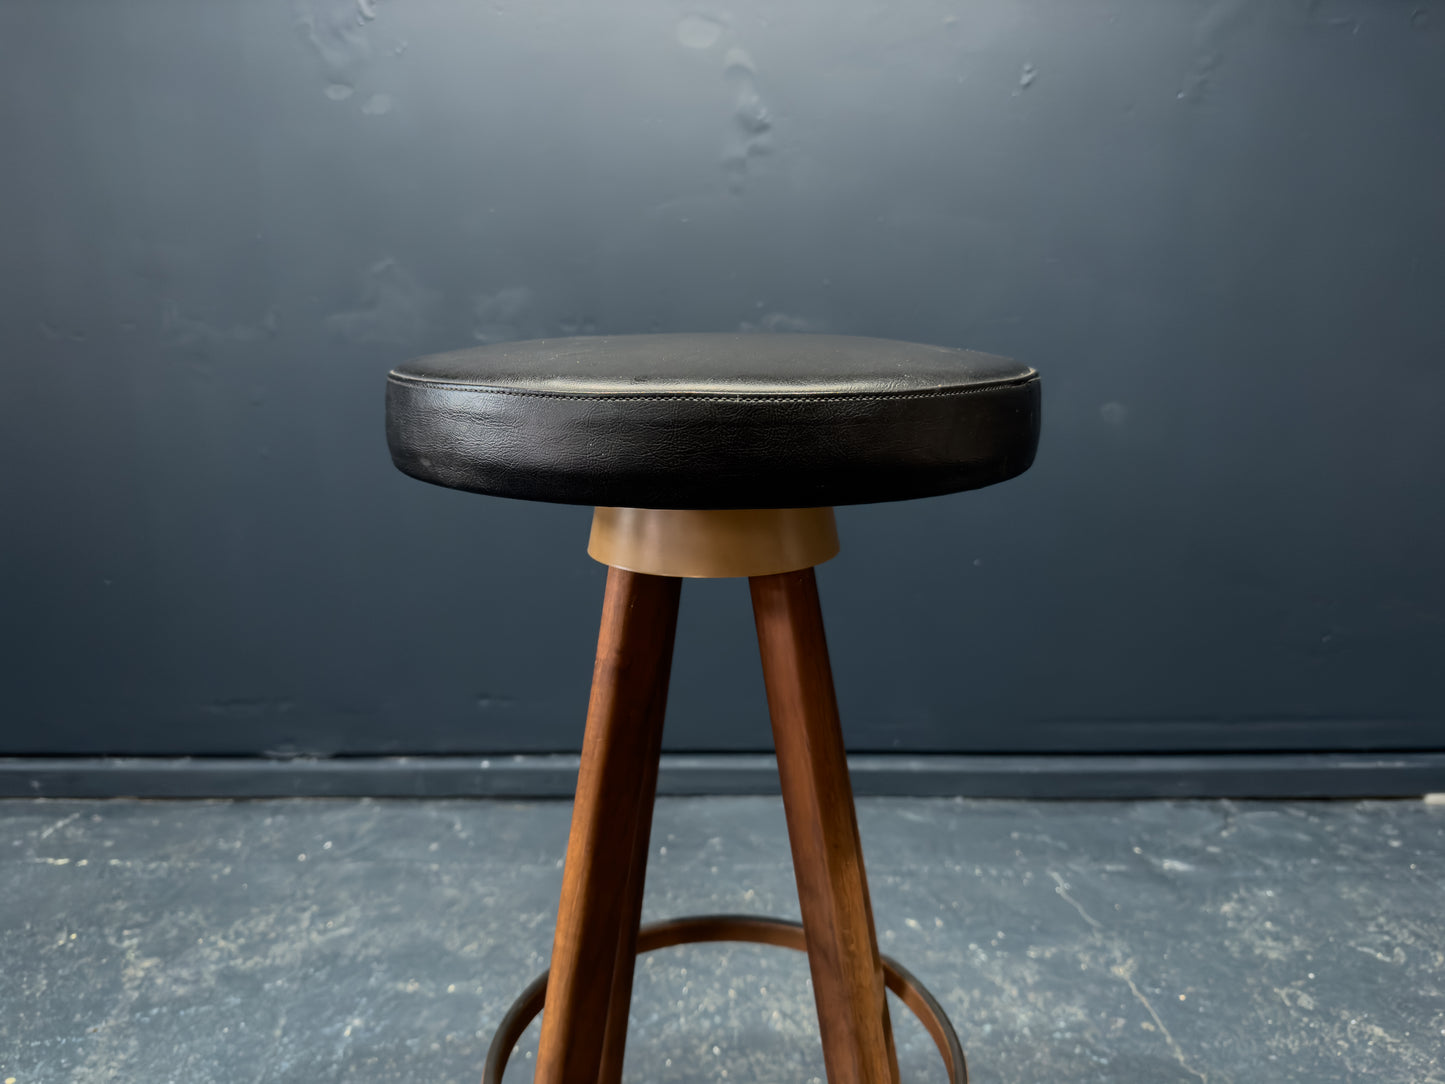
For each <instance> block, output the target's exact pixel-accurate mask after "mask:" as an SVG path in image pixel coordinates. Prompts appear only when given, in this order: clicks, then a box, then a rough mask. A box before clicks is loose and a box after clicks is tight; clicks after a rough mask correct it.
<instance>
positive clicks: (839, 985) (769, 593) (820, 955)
mask: <svg viewBox="0 0 1445 1084" xmlns="http://www.w3.org/2000/svg"><path fill="white" fill-rule="evenodd" d="M750 583H751V586H752V596H753V614H754V617H755V618H756V621H757V627H758V646H759V648H760V649H761V652H762V657H763V678H764V682H765V684H766V686H767V693H768V710H769V712H770V713H771V715H772V720H773V743H774V745H775V746H776V747H777V752H778V774H779V776H780V777H781V779H782V786H783V808H784V810H785V812H786V814H787V820H788V839H789V842H790V843H791V845H792V849H793V868H794V873H795V875H796V877H797V881H798V899H799V902H800V903H801V905H802V912H803V929H804V933H805V936H806V939H807V946H808V964H809V968H810V969H811V971H812V975H813V994H814V997H815V999H816V1000H817V1005H818V1025H819V1029H820V1030H821V1032H822V1035H823V1059H824V1063H825V1064H826V1066H827V1070H828V1084H897V1081H898V1056H897V1053H896V1052H895V1050H894V1046H893V1029H892V1027H891V1026H890V1024H889V1020H888V1001H887V994H886V992H885V988H884V975H883V964H882V961H881V960H880V959H879V957H878V939H877V935H876V933H875V932H874V928H873V911H872V906H871V904H870V903H869V899H868V880H867V877H866V876H865V874H864V870H863V849H862V845H861V843H860V842H859V839H858V819H857V815H856V814H855V812H854V809H853V789H852V785H851V784H850V783H849V780H848V762H847V759H846V757H845V755H844V750H843V733H842V729H841V727H840V726H839V722H838V704H837V700H836V698H835V696H834V692H833V674H832V670H831V668H830V667H829V664H828V645H827V642H826V640H825V639H824V635H823V616H822V610H821V608H820V607H819V604H818V585H817V580H816V579H815V578H814V576H813V570H812V569H811V568H807V569H803V570H802V571H799V572H784V573H781V574H779V575H774V576H754V577H753V578H752V579H751V581H750Z"/></svg>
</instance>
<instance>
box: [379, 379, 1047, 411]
mask: <svg viewBox="0 0 1445 1084" xmlns="http://www.w3.org/2000/svg"><path fill="white" fill-rule="evenodd" d="M387 379H388V380H390V381H394V382H396V383H398V384H411V385H414V386H417V387H425V388H437V389H440V390H444V391H458V392H467V393H469V394H474V395H513V396H517V397H518V398H522V399H579V400H581V399H587V400H591V401H593V402H599V401H600V402H626V401H642V402H649V403H667V402H673V403H677V402H688V403H836V402H840V401H841V402H868V401H876V400H884V399H887V400H894V399H944V398H948V397H949V396H954V395H982V394H984V393H986V392H991V391H999V390H1002V389H1007V388H1019V387H1023V386H1024V385H1026V384H1033V383H1036V382H1037V381H1038V379H1039V375H1038V373H1031V374H1030V375H1028V376H1026V377H1017V378H1015V379H1013V380H1008V381H1000V382H999V383H997V384H989V385H986V386H984V387H969V388H938V389H935V390H932V391H901V392H838V393H837V394H835V395H812V394H808V395H755V394H752V393H749V392H740V393H738V394H737V395H688V394H676V393H664V392H642V393H640V394H636V395H617V394H612V393H603V394H593V393H589V392H557V391H521V390H519V389H517V388H493V387H488V386H484V385H483V386H479V385H474V384H456V383H452V382H450V381H446V380H428V379H426V378H425V377H414V376H407V375H405V374H403V373H396V372H392V373H388V374H387Z"/></svg>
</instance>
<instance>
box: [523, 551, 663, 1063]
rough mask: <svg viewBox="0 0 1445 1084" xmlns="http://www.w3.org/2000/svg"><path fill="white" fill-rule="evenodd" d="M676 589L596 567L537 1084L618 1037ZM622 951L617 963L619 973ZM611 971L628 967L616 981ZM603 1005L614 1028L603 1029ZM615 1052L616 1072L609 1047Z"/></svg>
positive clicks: (596, 1059)
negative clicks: (613, 1011)
mask: <svg viewBox="0 0 1445 1084" xmlns="http://www.w3.org/2000/svg"><path fill="white" fill-rule="evenodd" d="M681 587H682V581H681V580H678V579H675V578H672V577H664V576H647V575H642V574H639V573H634V572H626V571H624V570H622V569H619V568H610V569H608V572H607V595H606V599H605V600H604V602H603V606H602V629H601V632H600V634H599V636H598V641H597V664H596V668H595V669H594V670H593V675H592V697H591V701H590V703H589V705H588V709H587V731H586V735H585V737H584V738H583V743H582V764H581V770H580V772H579V774H578V779H577V797H576V801H575V803H574V805H573V810H572V830H571V834H570V836H569V838H568V842H567V860H566V863H565V866H564V870H563V875H562V900H561V904H560V906H559V908H558V915H557V930H556V934H555V937H554V940H553V943H552V967H551V972H550V977H549V980H548V983H547V1000H546V1008H545V1011H544V1012H543V1014H542V1034H541V1039H540V1041H539V1043H538V1049H537V1072H536V1076H535V1080H536V1082H537V1084H597V1081H598V1079H599V1073H600V1071H601V1064H602V1055H603V1049H604V1047H605V1046H606V1042H607V1034H608V1032H609V1030H612V1031H614V1032H618V1031H620V1032H621V1034H622V1038H624V1039H625V1029H626V1012H627V1009H626V1005H625V1004H622V1003H620V1002H619V1001H618V998H619V997H621V996H624V991H623V989H622V988H624V987H625V994H630V991H631V985H632V977H631V973H630V972H631V963H632V957H633V953H632V946H633V945H635V943H636V937H637V932H636V923H637V918H638V914H639V913H640V907H641V898H642V880H643V870H644V868H645V863H646V851H647V839H646V837H647V835H648V832H649V829H650V825H651V801H650V800H648V801H646V802H644V801H642V800H641V797H640V796H641V795H642V793H643V792H644V790H646V791H647V792H648V794H649V795H650V794H651V793H652V791H654V790H655V788H656V781H657V762H658V757H659V755H660V753H661V748H662V724H663V715H664V713H665V709H666V704H667V684H668V675H669V672H670V670H671V665H672V645H673V640H674V638H675V635H676V631H677V605H678V598H679V593H680V591H681ZM644 807H645V808H646V814H647V825H646V827H644V826H643V824H642V811H643V809H644ZM639 841H640V842H639ZM639 848H640V859H639ZM634 871H635V876H634ZM629 882H633V883H631V884H630V883H629ZM624 948H625V952H624ZM624 955H625V959H626V967H625V968H622V969H619V967H618V961H619V959H620V958H622V957H623V956H624ZM622 970H625V971H627V972H628V973H627V975H626V977H625V981H623V977H622V975H621V974H620V971H622ZM614 1003H618V1004H619V1009H618V1011H619V1012H620V1013H621V1024H620V1025H619V1024H617V1023H615V1022H614V1023H610V1024H609V1006H610V1005H611V1004H614ZM612 1019H613V1020H614V1021H615V1020H616V1019H617V1017H616V1016H613V1017H612ZM618 1043H619V1040H616V1039H614V1044H618ZM616 1051H617V1055H618V1056H617V1060H618V1062H619V1066H618V1068H619V1069H620V1061H621V1046H620V1045H616Z"/></svg>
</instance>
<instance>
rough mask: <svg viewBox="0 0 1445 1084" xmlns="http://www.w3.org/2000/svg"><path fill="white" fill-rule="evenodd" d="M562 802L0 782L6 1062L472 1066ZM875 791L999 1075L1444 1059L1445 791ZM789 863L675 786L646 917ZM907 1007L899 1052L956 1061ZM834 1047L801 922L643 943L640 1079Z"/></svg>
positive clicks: (1343, 1073) (294, 1068)
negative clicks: (223, 795)
mask: <svg viewBox="0 0 1445 1084" xmlns="http://www.w3.org/2000/svg"><path fill="white" fill-rule="evenodd" d="M569 812H570V809H569V806H568V805H566V804H564V803H501V802H465V801H425V802H377V801H365V800H363V801H339V800H330V801H320V800H298V801H253V802H131V801H117V802H68V801H67V802H61V801H53V802H47V801H13V802H3V803H0V1084H9V1082H10V1081H11V1080H12V1079H13V1081H14V1084H61V1082H66V1084H93V1082H99V1081H136V1082H145V1084H167V1082H175V1084H205V1082H216V1084H240V1082H263V1081H277V1082H294V1084H321V1082H329V1081H346V1082H353V1084H380V1082H383V1081H386V1082H403V1081H404V1082H408V1084H411V1082H421V1081H427V1082H436V1084H443V1082H453V1081H454V1082H458V1084H476V1081H477V1080H478V1078H479V1076H480V1071H481V1065H482V1060H483V1057H484V1055H485V1051H486V1047H487V1043H488V1040H489V1038H490V1035H491V1031H492V1029H493V1028H494V1026H495V1025H496V1023H497V1021H498V1019H499V1018H500V1016H501V1014H502V1012H503V1011H504V1009H505V1008H506V1006H507V1004H508V1003H509V1002H510V1000H511V999H512V997H513V996H514V995H515V994H516V993H517V992H518V991H519V990H520V989H521V988H522V986H523V985H525V984H526V982H527V981H528V980H530V979H531V978H532V977H533V976H534V975H535V974H536V972H537V971H539V970H540V969H541V968H543V967H545V965H546V957H547V954H548V951H549V947H550V938H551V923H552V917H553V913H554V908H555V906H556V897H557V891H558V885H559V883H560V877H561V868H560V867H561V857H562V850H563V847H564V844H565V840H566V834H567V820H568V816H569ZM859 816H860V821H861V825H862V832H863V841H864V847H865V850H866V851H867V854H868V860H869V869H870V879H871V882H872V889H873V900H874V911H875V913H876V915H877V919H878V923H879V936H880V940H881V942H882V946H883V949H884V951H885V952H887V953H889V954H890V955H893V956H895V957H897V958H898V959H899V960H900V961H902V962H903V963H904V964H905V965H906V966H907V967H909V968H910V969H911V970H913V971H914V972H915V973H916V974H917V975H918V976H919V978H921V979H922V980H923V981H924V982H925V983H927V984H928V985H929V986H930V987H931V988H932V989H933V991H934V992H935V993H936V994H937V995H938V997H939V999H940V1000H941V1001H942V1002H943V1004H944V1006H945V1007H946V1008H947V1009H948V1011H949V1013H950V1014H951V1015H952V1017H953V1020H954V1022H955V1024H956V1026H957V1028H958V1031H959V1034H960V1036H961V1037H962V1039H963V1042H964V1046H965V1048H966V1049H967V1051H968V1055H969V1061H970V1066H971V1069H972V1073H973V1079H974V1080H975V1081H976V1082H982V1084H990V1082H992V1084H1041V1082H1044V1081H1049V1082H1062V1081H1069V1082H1070V1084H1082V1082H1090V1081H1099V1082H1105V1081H1107V1082H1111V1084H1174V1082H1181V1084H1225V1082H1228V1081H1234V1082H1241V1084H1244V1082H1249V1084H1255V1082H1273V1081H1301V1082H1303V1081H1308V1082H1310V1084H1326V1082H1331V1081H1372V1082H1380V1084H1388V1082H1393V1081H1400V1082H1406V1081H1408V1082H1411V1084H1429V1082H1434V1084H1442V1082H1445V861H1442V860H1445V806H1432V805H1426V804H1424V803H1421V802H1381V803H1353V802H1352V803H1334V804H1332V803H1299V804H1279V803H1234V802H1188V803H1058V804H1047V803H1016V802H965V801H955V800H911V799H910V800H904V799H872V800H866V801H862V802H860V803H859ZM791 876H792V875H791V871H790V867H789V864H788V851H787V843H786V838H785V836H784V831H783V818H782V810H781V806H780V805H779V803H778V802H777V800H775V799H768V798H717V799H674V800H665V801H662V802H661V803H659V807H658V811H657V820H656V829H655V833H654V848H653V859H652V869H651V879H650V881H649V884H648V906H647V911H648V917H649V918H661V917H667V916H672V915H678V914H685V913H690V912H700V911H750V912H762V913H771V914H779V915H791V916H796V913H797V910H796V904H795V902H794V897H793V887H792V882H791ZM895 1021H896V1026H897V1032H898V1039H899V1046H900V1051H901V1057H900V1060H901V1062H902V1065H903V1076H904V1080H905V1081H910V1082H917V1084H927V1082H932V1081H941V1080H942V1069H941V1065H940V1064H939V1062H938V1061H937V1056H936V1054H935V1053H934V1051H933V1050H932V1047H931V1045H930V1043H929V1041H928V1039H927V1037H926V1035H925V1034H924V1033H923V1031H922V1029H921V1028H920V1027H919V1026H918V1025H916V1024H915V1023H914V1022H913V1021H911V1020H910V1019H906V1014H905V1013H904V1012H903V1011H902V1010H901V1008H899V1007H898V1006H897V1005H896V1003H895ZM528 1041H529V1042H531V1043H533V1044H534V1043H535V1029H534V1031H533V1033H532V1034H531V1036H530V1039H529V1040H528ZM524 1046H525V1044H524ZM531 1065H532V1061H531V1054H530V1051H527V1050H525V1049H524V1050H523V1051H522V1052H519V1054H518V1056H517V1060H516V1062H515V1063H514V1067H513V1069H512V1070H511V1071H509V1074H508V1080H509V1081H512V1080H516V1081H522V1080H525V1079H527V1078H528V1076H529V1072H530V1068H531ZM821 1077H822V1058H821V1054H820V1053H819V1051H818V1048H817V1039H816V1025H815V1023H814V1019H813V1012H812V1005H811V995H810V992H809V990H808V986H807V974H806V964H805V962H804V960H803V959H802V958H801V957H800V956H797V955H794V954H792V953H788V952H785V951H783V950H777V949H762V948H754V947H750V946H733V947H729V946H696V947H691V948H681V949H673V950H669V951H667V952H665V953H661V954H658V955H657V956H654V957H648V958H645V960H644V961H643V963H642V964H641V965H640V967H639V972H638V982H637V991H636V997H635V1002H634V1015H633V1027H632V1044H631V1047H630V1054H629V1061H628V1080H629V1081H649V1082H654V1081H655V1082H663V1084H670V1082H683V1081H688V1082H696V1081H721V1080H728V1081H737V1082H745V1084H752V1082H770V1084H771V1082H783V1081H788V1082H803V1081H816V1080H820V1079H821Z"/></svg>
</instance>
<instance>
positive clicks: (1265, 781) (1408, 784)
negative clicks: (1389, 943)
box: [0, 753, 1445, 799]
mask: <svg viewBox="0 0 1445 1084" xmlns="http://www.w3.org/2000/svg"><path fill="white" fill-rule="evenodd" d="M848 764H849V768H850V770H851V773H852V777H853V788H854V791H855V792H856V793H857V794H858V795H860V796H880V795H908V796H915V797H924V796H929V797H969V798H1031V799H1047V798H1067V799H1080V798H1362V797H1382V798H1401V797H1417V796H1419V795H1423V794H1427V793H1431V792H1442V791H1445V753H1388V754H1355V753H1306V754H1302V753H1277V754H1257V753H1249V754H1211V755H1201V756H1185V755H1176V754H1160V755H1154V756H1113V755H1107V756H1106V755H1088V756H1083V755H1077V756H953V755H934V756H903V755H879V754H862V755H857V756H852V757H850V758H849V760H848ZM576 779H577V757H576V756H575V755H564V754H550V755H531V756H501V757H486V758H483V757H337V758H332V759H307V758H298V759H289V760H268V759H263V758H259V757H257V758H249V757H175V758H169V757H124V758H108V757H94V758H92V757H3V758H0V798H115V797H136V798H280V797H294V798H300V797H316V798H343V797H345V798H354V797H373V798H567V797H570V796H571V794H572V789H573V786H574V785H575V783H576ZM658 789H659V791H660V792H661V793H662V794H667V795H702V794H776V793H777V792H778V782H777V766H776V764H775V762H774V760H773V758H772V756H770V755H766V754H670V755H667V756H664V757H663V759H662V771H661V776H660V780H659V784H658Z"/></svg>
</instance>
